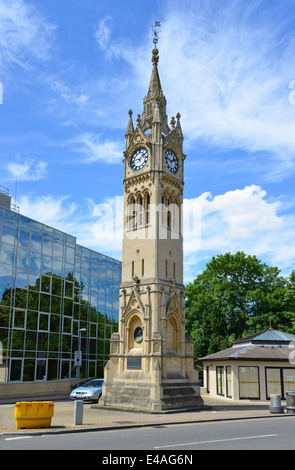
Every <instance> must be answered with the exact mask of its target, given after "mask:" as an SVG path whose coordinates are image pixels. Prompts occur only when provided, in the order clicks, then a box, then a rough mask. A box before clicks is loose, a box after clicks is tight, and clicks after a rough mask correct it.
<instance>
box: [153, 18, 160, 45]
mask: <svg viewBox="0 0 295 470" xmlns="http://www.w3.org/2000/svg"><path fill="white" fill-rule="evenodd" d="M160 27H161V21H155V26H152V31H153V36H154V39H153V43H154V45H155V47H157V44H158V41H159V33H160V32H161V31H157V28H160Z"/></svg>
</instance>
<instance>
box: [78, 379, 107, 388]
mask: <svg viewBox="0 0 295 470" xmlns="http://www.w3.org/2000/svg"><path fill="white" fill-rule="evenodd" d="M102 384H103V380H91V381H90V382H86V384H84V385H81V387H100V385H102Z"/></svg>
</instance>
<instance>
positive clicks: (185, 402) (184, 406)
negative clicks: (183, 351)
mask: <svg viewBox="0 0 295 470" xmlns="http://www.w3.org/2000/svg"><path fill="white" fill-rule="evenodd" d="M150 359H151V358H150ZM163 359H164V358H162V360H163ZM165 359H166V360H167V358H165ZM182 359H184V358H182ZM186 359H188V358H186ZM190 359H191V358H190ZM116 366H118V358H114V357H113V358H112V357H111V359H110V361H109V362H108V364H107V366H106V368H105V382H104V385H103V393H102V396H101V398H100V400H99V404H98V405H97V406H98V407H99V408H107V409H116V410H121V411H135V412H136V411H137V412H144V413H173V412H185V411H189V410H200V409H204V408H205V406H204V401H203V399H202V397H201V396H200V385H199V380H198V372H197V371H196V370H195V369H193V375H194V377H190V376H189V375H188V374H186V373H185V374H181V373H180V372H179V371H173V370H169V371H167V373H166V374H165V375H164V374H163V373H162V369H161V367H160V361H159V360H158V359H157V360H154V361H153V367H152V370H150V372H148V373H146V372H144V371H143V370H124V371H122V372H120V371H119V370H118V368H117V367H116ZM191 372H192V371H191ZM95 407H96V406H95ZM206 408H207V407H206Z"/></svg>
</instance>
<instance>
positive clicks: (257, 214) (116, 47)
mask: <svg viewBox="0 0 295 470" xmlns="http://www.w3.org/2000/svg"><path fill="white" fill-rule="evenodd" d="M294 20H295V0H281V1H279V0H261V1H258V0H255V1H254V0H141V1H140V2H138V1H135V0H128V1H127V0H126V1H125V0H107V1H105V0H83V1H82V0H0V185H2V186H4V187H6V188H8V189H9V193H10V196H12V199H13V203H14V204H16V205H17V206H18V207H19V208H20V213H21V214H23V215H26V216H28V217H31V218H33V219H35V220H38V221H40V222H43V223H45V224H48V225H50V226H53V227H55V228H57V229H59V230H62V231H64V232H67V233H70V234H71V235H74V236H75V237H76V238H77V243H79V244H81V245H83V246H86V247H88V248H91V249H93V250H96V251H99V252H102V253H104V254H107V255H109V256H112V257H114V258H117V259H121V250H122V247H121V236H122V197H123V177H124V168H123V163H122V159H123V151H124V150H125V132H126V128H127V123H128V118H129V116H128V110H129V109H132V110H133V113H134V116H137V114H141V113H142V111H143V98H144V96H145V95H146V93H147V90H148V85H149V80H150V76H151V70H152V64H151V57H152V54H151V51H152V48H153V43H152V26H153V25H154V23H155V21H161V28H160V33H159V42H158V49H159V56H160V60H159V65H158V68H159V74H160V79H161V84H162V88H163V92H164V95H165V97H166V100H167V114H168V122H170V119H171V117H172V116H176V114H177V113H178V112H179V113H180V114H181V125H182V130H183V134H184V153H185V154H186V155H187V158H186V160H185V174H184V179H185V188H184V281H185V283H186V282H189V281H192V280H193V279H194V278H195V277H196V276H197V275H198V274H199V273H201V272H202V271H203V270H204V269H205V267H206V263H208V262H209V261H210V260H211V258H212V256H216V255H218V254H222V253H226V252H229V251H230V252H232V253H235V252H237V251H244V252H245V253H246V254H249V255H256V256H257V257H258V258H259V259H261V260H262V261H263V262H265V263H267V264H269V265H271V266H277V267H278V268H279V269H280V270H281V273H282V274H283V275H284V276H288V275H289V274H290V273H291V271H292V269H294V267H295V242H294V241H295V185H294V176H295V54H294V50H295V29H294Z"/></svg>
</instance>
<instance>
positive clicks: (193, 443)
mask: <svg viewBox="0 0 295 470" xmlns="http://www.w3.org/2000/svg"><path fill="white" fill-rule="evenodd" d="M276 436H277V434H264V435H261V436H246V437H232V438H230V439H216V440H214V441H199V442H187V443H183V444H170V445H167V446H157V447H154V449H164V448H167V447H180V446H192V445H198V444H212V443H214V442H227V441H242V440H244V439H260V438H264V437H276Z"/></svg>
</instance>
